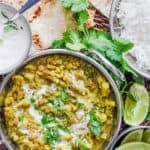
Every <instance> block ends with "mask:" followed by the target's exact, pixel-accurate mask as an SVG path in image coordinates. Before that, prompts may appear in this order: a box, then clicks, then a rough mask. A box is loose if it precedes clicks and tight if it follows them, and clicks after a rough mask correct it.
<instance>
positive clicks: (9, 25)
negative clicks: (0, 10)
mask: <svg viewBox="0 0 150 150" xmlns="http://www.w3.org/2000/svg"><path fill="white" fill-rule="evenodd" d="M3 30H4V32H11V31H13V30H18V26H17V24H15V23H13V22H7V23H5V25H4V29H3Z"/></svg>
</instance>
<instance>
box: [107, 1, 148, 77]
mask: <svg viewBox="0 0 150 150" xmlns="http://www.w3.org/2000/svg"><path fill="white" fill-rule="evenodd" d="M120 1H121V0H112V4H111V9H110V14H109V18H110V21H109V24H110V33H111V35H112V38H114V37H115V31H114V23H113V22H114V17H115V15H116V6H117V5H119V2H120ZM123 58H124V59H125V60H126V62H127V64H128V65H129V66H130V67H131V68H132V69H133V70H134V71H136V72H137V73H139V74H140V75H141V76H143V77H145V78H147V79H150V71H147V70H144V69H140V68H139V67H138V66H137V65H136V64H135V63H134V61H135V59H134V58H133V57H132V56H131V54H130V51H128V52H125V53H124V54H123Z"/></svg>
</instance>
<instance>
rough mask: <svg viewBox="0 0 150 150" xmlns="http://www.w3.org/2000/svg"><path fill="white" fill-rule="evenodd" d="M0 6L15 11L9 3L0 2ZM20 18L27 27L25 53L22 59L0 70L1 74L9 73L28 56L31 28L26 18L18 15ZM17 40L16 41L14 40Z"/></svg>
mask: <svg viewBox="0 0 150 150" xmlns="http://www.w3.org/2000/svg"><path fill="white" fill-rule="evenodd" d="M0 6H2V7H5V8H6V9H7V8H8V9H9V10H10V12H12V13H13V14H15V13H17V12H18V11H17V9H16V8H14V7H12V6H11V5H8V4H6V3H3V2H0ZM20 19H22V22H24V25H25V26H26V28H27V32H28V40H29V43H28V45H27V47H26V49H25V53H24V56H23V57H22V59H21V60H20V61H18V62H17V63H15V64H14V65H13V66H12V67H10V68H9V69H6V70H5V71H4V72H0V74H1V75H4V74H7V73H10V72H11V71H12V70H13V69H15V68H16V67H18V66H19V65H20V64H21V63H23V62H24V60H25V59H26V58H27V57H28V55H29V52H30V48H31V45H32V33H31V28H30V25H29V23H28V22H27V20H26V18H25V17H24V16H23V15H20ZM14 42H17V41H14Z"/></svg>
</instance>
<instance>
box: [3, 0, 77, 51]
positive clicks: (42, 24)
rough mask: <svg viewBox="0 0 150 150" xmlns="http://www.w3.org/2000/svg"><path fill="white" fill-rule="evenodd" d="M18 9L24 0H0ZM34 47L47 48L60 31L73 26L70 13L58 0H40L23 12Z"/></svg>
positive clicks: (73, 22)
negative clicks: (29, 28)
mask: <svg viewBox="0 0 150 150" xmlns="http://www.w3.org/2000/svg"><path fill="white" fill-rule="evenodd" d="M0 2H5V3H7V4H10V5H12V6H14V7H15V8H17V9H19V8H20V7H21V6H22V5H23V4H24V3H25V2H26V0H0ZM24 15H25V17H26V19H27V20H28V22H29V24H30V27H31V31H32V39H33V43H34V45H35V47H36V49H40V50H43V49H47V48H49V47H50V45H51V43H52V42H53V41H54V40H56V39H59V38H61V36H62V33H63V32H65V31H66V30H67V29H68V28H70V27H73V26H75V24H76V23H75V21H74V20H73V18H72V14H71V12H70V13H66V10H64V8H63V7H62V5H61V2H60V0H41V1H40V2H38V3H37V4H36V5H35V6H33V7H32V8H31V9H29V10H28V11H27V12H26V13H25V14H24Z"/></svg>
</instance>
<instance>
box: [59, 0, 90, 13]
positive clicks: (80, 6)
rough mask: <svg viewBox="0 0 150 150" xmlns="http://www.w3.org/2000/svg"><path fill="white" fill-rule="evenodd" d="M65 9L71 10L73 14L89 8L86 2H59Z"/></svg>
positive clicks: (65, 0) (77, 0)
mask: <svg viewBox="0 0 150 150" xmlns="http://www.w3.org/2000/svg"><path fill="white" fill-rule="evenodd" d="M61 3H62V5H63V6H64V7H65V8H69V9H71V10H72V11H73V12H81V11H83V10H86V9H87V8H88V7H89V5H90V4H89V1H88V0H61Z"/></svg>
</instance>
